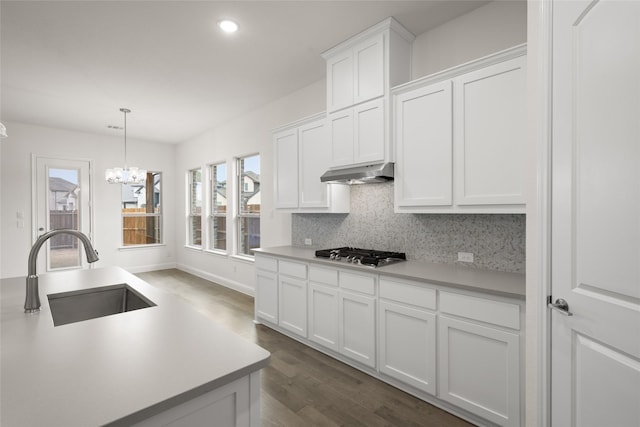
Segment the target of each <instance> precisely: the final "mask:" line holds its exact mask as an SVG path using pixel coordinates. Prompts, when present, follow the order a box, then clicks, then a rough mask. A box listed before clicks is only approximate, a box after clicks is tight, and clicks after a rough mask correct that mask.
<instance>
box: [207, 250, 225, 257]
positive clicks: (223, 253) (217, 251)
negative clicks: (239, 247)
mask: <svg viewBox="0 0 640 427" xmlns="http://www.w3.org/2000/svg"><path fill="white" fill-rule="evenodd" d="M203 252H204V253H205V254H211V255H216V256H221V257H225V258H228V257H229V252H227V251H223V250H222V249H204V250H203Z"/></svg>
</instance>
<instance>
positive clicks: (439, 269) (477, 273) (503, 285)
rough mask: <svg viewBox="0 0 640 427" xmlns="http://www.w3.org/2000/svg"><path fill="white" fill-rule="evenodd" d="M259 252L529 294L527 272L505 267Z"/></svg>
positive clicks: (280, 249)
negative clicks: (357, 261) (374, 262)
mask: <svg viewBox="0 0 640 427" xmlns="http://www.w3.org/2000/svg"><path fill="white" fill-rule="evenodd" d="M255 251H256V252H257V253H259V254H264V255H272V256H277V257H283V258H289V259H294V260H299V261H304V262H313V263H316V264H321V265H325V266H331V267H334V268H345V269H353V270H358V271H361V272H367V273H374V274H380V275H383V276H387V277H390V278H394V277H395V278H398V279H405V280H412V281H417V282H424V283H430V284H434V285H441V286H449V287H453V288H461V289H466V290H471V291H477V292H483V293H488V294H493V295H499V296H504V297H509V298H517V299H522V300H523V299H524V298H525V293H526V290H525V275H524V274H519V273H508V272H503V271H492V270H481V269H477V268H470V267H461V266H458V265H451V264H436V263H432V262H426V261H402V262H396V263H393V264H389V265H385V266H382V267H377V268H373V267H367V266H363V265H354V264H350V263H347V262H345V261H333V260H329V259H326V258H316V256H315V251H316V250H315V249H310V248H301V247H296V246H277V247H272V248H259V249H255Z"/></svg>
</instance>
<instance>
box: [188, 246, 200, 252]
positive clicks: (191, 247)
mask: <svg viewBox="0 0 640 427" xmlns="http://www.w3.org/2000/svg"><path fill="white" fill-rule="evenodd" d="M184 247H185V249H189V250H192V251H197V252H202V246H191V245H184Z"/></svg>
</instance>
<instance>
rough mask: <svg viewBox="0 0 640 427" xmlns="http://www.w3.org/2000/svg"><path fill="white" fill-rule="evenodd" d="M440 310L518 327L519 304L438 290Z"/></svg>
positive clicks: (500, 324)
mask: <svg viewBox="0 0 640 427" xmlns="http://www.w3.org/2000/svg"><path fill="white" fill-rule="evenodd" d="M440 311H441V312H442V313H449V314H453V315H456V316H461V317H466V318H468V319H474V320H479V321H481V322H487V323H492V324H494V325H499V326H504V327H506V328H511V329H518V330H519V329H520V306H519V305H517V304H509V303H506V302H501V301H493V300H489V299H484V298H476V297H472V296H468V295H460V294H453V293H448V292H440Z"/></svg>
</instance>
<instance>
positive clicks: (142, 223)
mask: <svg viewBox="0 0 640 427" xmlns="http://www.w3.org/2000/svg"><path fill="white" fill-rule="evenodd" d="M161 183H162V173H160V172H150V171H149V172H147V179H146V182H145V183H144V184H122V245H123V246H137V245H156V244H159V243H162V212H161V201H162V196H161Z"/></svg>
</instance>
